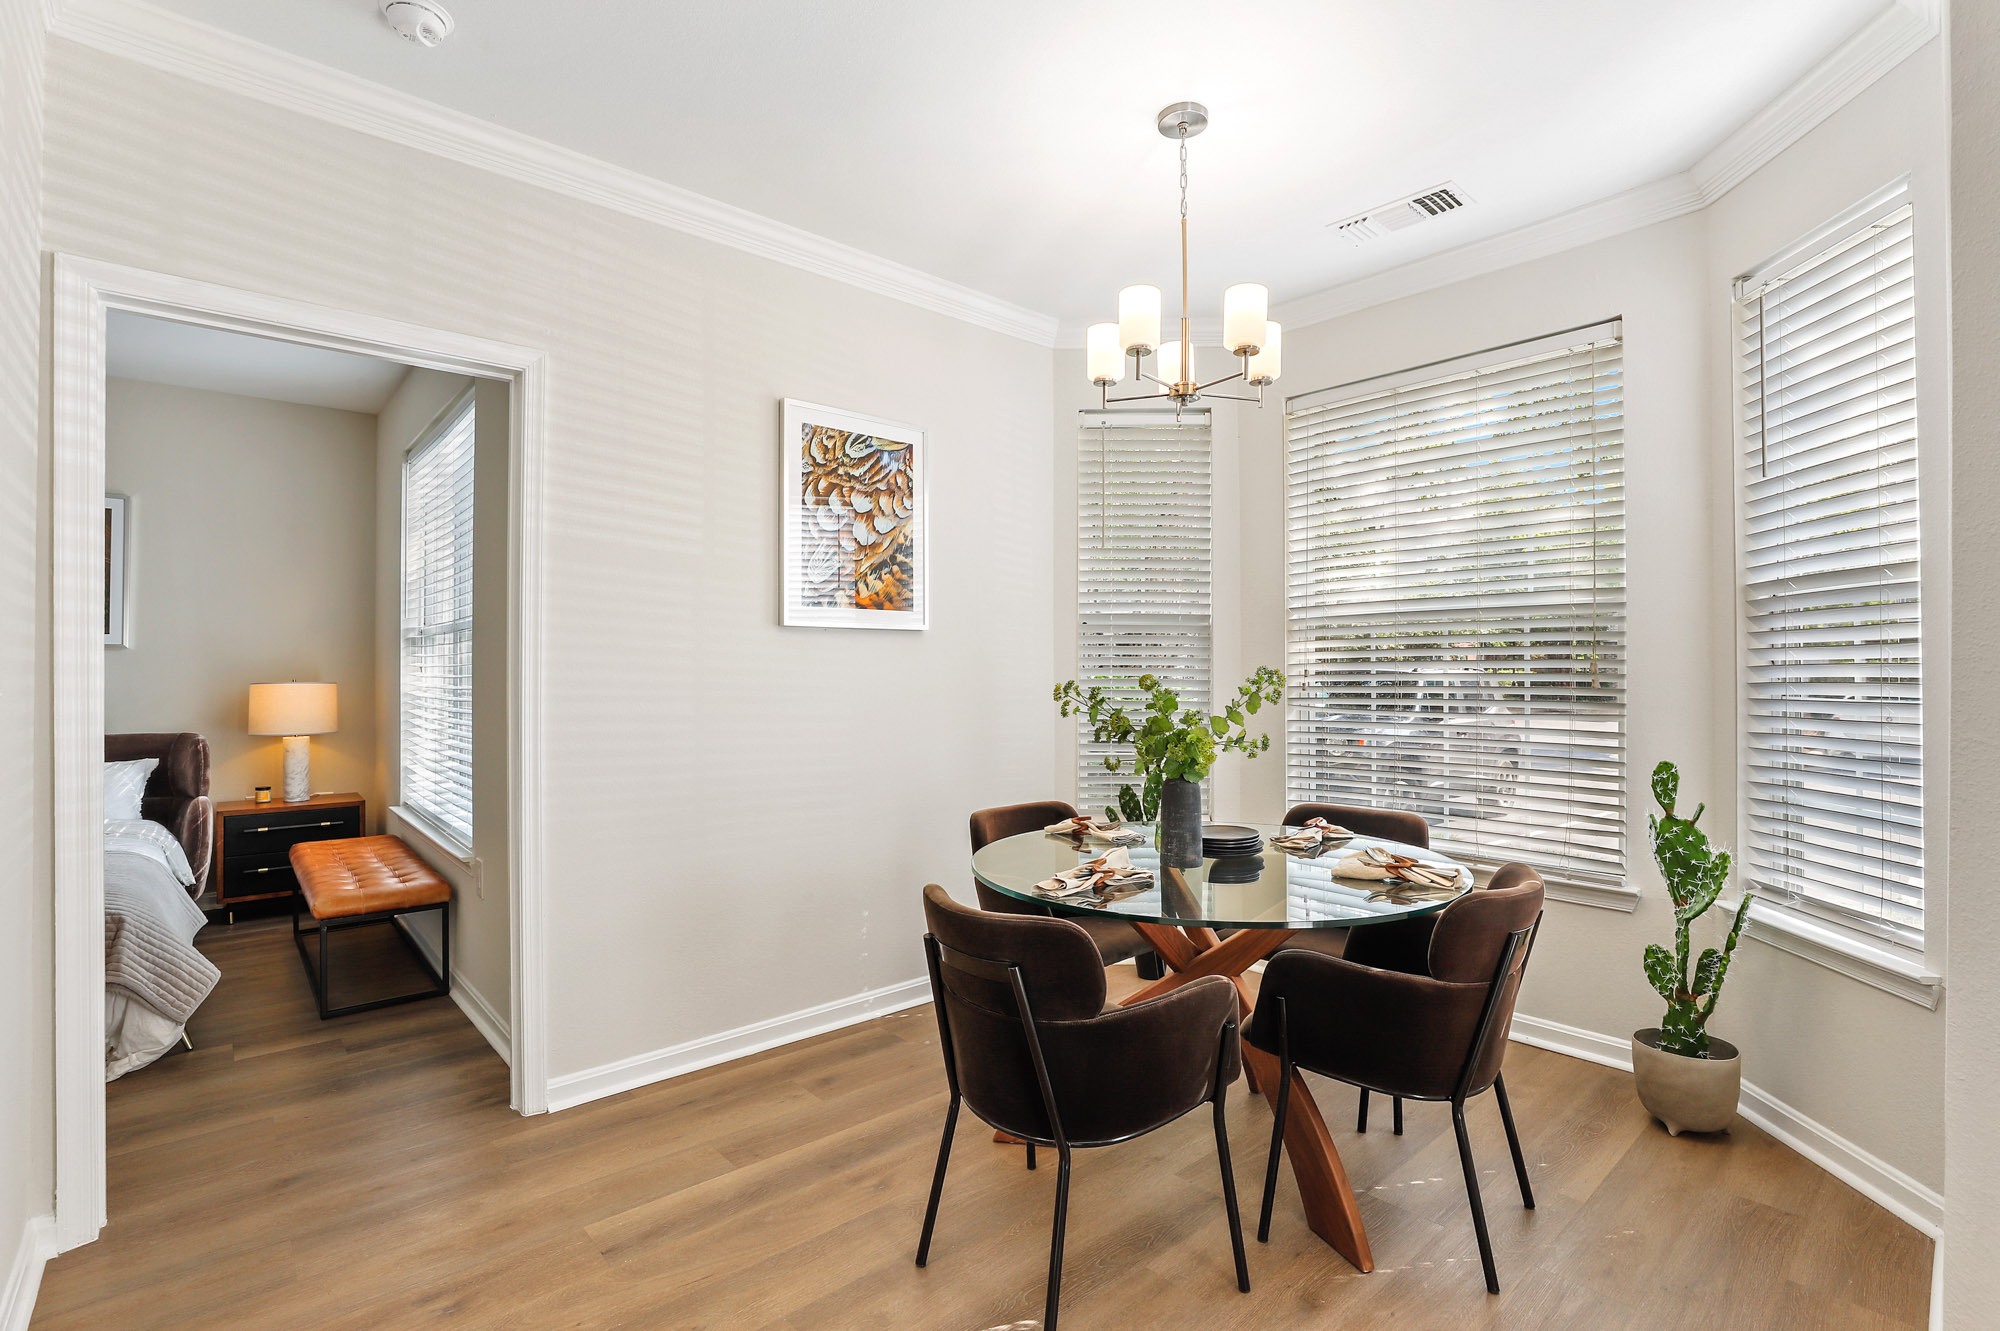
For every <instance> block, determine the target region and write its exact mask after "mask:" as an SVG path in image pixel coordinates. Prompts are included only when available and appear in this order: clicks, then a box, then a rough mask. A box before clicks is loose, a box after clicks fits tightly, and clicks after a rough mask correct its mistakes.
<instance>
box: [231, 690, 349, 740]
mask: <svg viewBox="0 0 2000 1331" xmlns="http://www.w3.org/2000/svg"><path fill="white" fill-rule="evenodd" d="M339 697H340V690H339V688H338V686H336V685H333V684H319V683H313V684H299V683H289V684H252V685H251V686H250V733H251V734H253V735H325V734H328V733H330V732H332V731H335V730H338V729H340V722H339V716H340V704H339Z"/></svg>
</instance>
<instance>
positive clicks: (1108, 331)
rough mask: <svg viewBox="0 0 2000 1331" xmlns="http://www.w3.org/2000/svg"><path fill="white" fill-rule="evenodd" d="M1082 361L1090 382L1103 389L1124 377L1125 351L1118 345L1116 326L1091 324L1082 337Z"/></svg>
mask: <svg viewBox="0 0 2000 1331" xmlns="http://www.w3.org/2000/svg"><path fill="white" fill-rule="evenodd" d="M1083 359H1084V363H1085V365H1086V366H1087V367H1088V369H1089V374H1090V382H1092V383H1093V384H1096V385H1098V386H1099V387H1103V386H1104V385H1106V384H1115V383H1117V382H1118V381H1119V380H1120V379H1123V378H1124V377H1125V351H1124V348H1122V347H1120V346H1119V345H1118V325H1117V324H1092V325H1091V326H1090V327H1089V329H1087V330H1086V331H1085V332H1084V335H1083Z"/></svg>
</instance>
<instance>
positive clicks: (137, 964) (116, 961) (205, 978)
mask: <svg viewBox="0 0 2000 1331" xmlns="http://www.w3.org/2000/svg"><path fill="white" fill-rule="evenodd" d="M207 922H208V920H207V917H206V916H204V915H203V914H202V913H201V908H200V907H198V906H196V905H195V904H194V902H193V901H191V900H189V898H188V894H187V891H186V889H185V888H183V887H182V886H181V884H180V883H178V882H176V881H175V877H174V872H173V870H172V869H170V868H169V867H168V866H167V865H166V864H165V863H162V862H161V861H159V860H156V859H152V858H149V857H148V856H145V855H140V854H133V853H130V852H127V851H121V850H113V849H110V848H108V847H107V849H106V852H105V856H104V982H105V984H107V985H115V986H117V987H118V988H120V989H123V990H124V991H125V992H127V993H129V994H131V995H132V996H133V997H134V998H137V999H138V1000H139V1001H140V1002H142V1003H145V1004H147V1005H148V1006H151V1007H153V1008H156V1009H158V1010H159V1011H160V1012H161V1013H162V1014H164V1015H165V1016H168V1017H171V1018H172V1019H173V1020H174V1021H176V1022H180V1023H185V1022H186V1021H187V1019H188V1018H189V1017H190V1016H192V1015H194V1010H195V1009H196V1008H197V1007H200V1006H201V1002H202V1000H203V999H205V998H207V997H208V994H209V991H210V990H211V989H213V988H215V982H216V981H217V980H219V979H221V978H222V972H220V971H218V970H217V969H216V968H215V966H214V964H213V963H212V962H210V961H209V959H208V958H207V957H204V956H203V955H202V954H201V953H199V952H197V951H196V950H195V947H194V936H195V934H196V933H198V932H200V930H201V927H202V925H204V924H206V923H207Z"/></svg>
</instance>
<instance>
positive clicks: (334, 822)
mask: <svg viewBox="0 0 2000 1331" xmlns="http://www.w3.org/2000/svg"><path fill="white" fill-rule="evenodd" d="M338 826H340V821H339V820H338V819H336V818H329V819H327V820H326V821H325V822H323V823H291V824H289V825H287V826H285V827H251V828H246V829H244V830H245V831H250V832H296V831H298V830H299V829H300V828H304V827H338Z"/></svg>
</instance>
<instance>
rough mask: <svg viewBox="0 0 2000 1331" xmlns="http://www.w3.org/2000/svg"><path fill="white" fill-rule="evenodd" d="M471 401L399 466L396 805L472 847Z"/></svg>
mask: <svg viewBox="0 0 2000 1331" xmlns="http://www.w3.org/2000/svg"><path fill="white" fill-rule="evenodd" d="M472 476H473V407H472V396H471V394H470V393H468V394H467V395H466V396H465V398H464V399H463V400H462V401H461V402H459V403H456V404H454V405H453V406H452V407H451V408H450V409H449V410H448V411H447V412H446V414H445V416H444V418H443V420H442V421H441V422H440V423H439V424H438V425H437V426H436V427H435V428H433V430H432V431H431V432H430V433H429V434H428V435H426V436H425V437H424V439H423V440H422V441H421V442H419V443H418V444H417V445H416V447H414V448H412V449H411V450H410V452H409V455H408V456H407V457H406V458H405V459H404V462H403V672H402V675H403V690H402V803H403V804H404V805H406V806H408V807H409V808H411V809H414V810H415V811H416V812H417V813H419V814H421V815H423V817H425V818H426V819H428V820H429V821H430V822H432V823H433V824H435V825H436V826H437V827H438V828H439V829H440V830H442V831H445V832H449V833H450V834H452V835H453V836H455V837H456V838H458V840H459V842H460V843H461V845H462V846H463V847H464V848H465V849H467V850H470V849H471V847H472Z"/></svg>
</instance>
